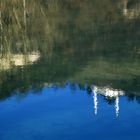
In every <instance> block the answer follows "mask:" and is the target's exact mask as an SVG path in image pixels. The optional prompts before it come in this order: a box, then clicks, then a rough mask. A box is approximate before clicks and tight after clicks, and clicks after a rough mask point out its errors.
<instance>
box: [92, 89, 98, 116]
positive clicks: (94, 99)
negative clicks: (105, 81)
mask: <svg viewBox="0 0 140 140" xmlns="http://www.w3.org/2000/svg"><path fill="white" fill-rule="evenodd" d="M93 94H94V95H93V101H94V114H95V115H97V109H98V99H97V88H96V87H94V90H93Z"/></svg>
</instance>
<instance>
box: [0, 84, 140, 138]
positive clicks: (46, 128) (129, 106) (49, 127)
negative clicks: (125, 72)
mask: <svg viewBox="0 0 140 140" xmlns="http://www.w3.org/2000/svg"><path fill="white" fill-rule="evenodd" d="M97 98H98V107H97V110H98V111H97V114H95V110H94V100H93V94H92V93H91V94H90V95H88V94H87V91H86V90H84V89H80V88H79V87H78V86H75V88H71V86H70V85H66V86H64V87H50V88H49V87H44V88H43V89H41V90H38V91H33V90H31V91H28V93H24V94H21V93H17V94H16V95H14V94H13V96H12V97H10V98H8V99H5V100H3V101H1V102H0V140H75V139H77V140H96V139H98V140H104V139H107V140H118V139H119V140H122V139H123V140H125V139H127V140H140V133H139V130H140V119H139V118H140V104H139V103H138V102H137V101H136V100H135V99H134V100H132V101H129V100H128V97H126V96H122V97H119V113H118V116H116V112H115V102H112V103H111V104H108V102H107V100H106V99H105V97H103V96H101V95H98V97H97Z"/></svg>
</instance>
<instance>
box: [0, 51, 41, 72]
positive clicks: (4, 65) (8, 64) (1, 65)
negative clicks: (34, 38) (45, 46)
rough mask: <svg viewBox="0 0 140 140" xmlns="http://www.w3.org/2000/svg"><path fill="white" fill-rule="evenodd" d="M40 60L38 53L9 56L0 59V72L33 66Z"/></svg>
mask: <svg viewBox="0 0 140 140" xmlns="http://www.w3.org/2000/svg"><path fill="white" fill-rule="evenodd" d="M39 58H40V54H39V52H32V53H30V54H9V55H5V56H4V57H2V58H1V59H0V70H8V69H11V68H12V66H25V65H29V64H33V63H34V62H36V61H37V60H38V59H39Z"/></svg>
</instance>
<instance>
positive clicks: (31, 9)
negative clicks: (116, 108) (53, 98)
mask: <svg viewBox="0 0 140 140" xmlns="http://www.w3.org/2000/svg"><path fill="white" fill-rule="evenodd" d="M0 3H1V6H0V45H1V46H0V47H1V54H0V55H1V57H5V55H6V56H7V54H18V53H23V54H28V53H31V52H33V51H39V52H40V54H41V58H40V60H39V61H37V62H36V63H34V64H33V65H27V66H24V67H16V66H15V67H12V68H11V69H10V70H7V71H5V70H3V69H2V68H0V71H1V72H0V98H1V99H2V98H7V97H9V96H11V94H12V92H13V91H15V90H16V91H17V90H18V91H20V92H23V93H24V92H26V91H28V90H29V89H38V88H42V87H43V86H44V85H49V84H58V85H64V83H66V82H67V81H71V82H72V83H75V82H76V83H79V85H82V86H84V85H85V84H87V85H89V86H90V85H91V84H93V82H94V84H96V85H101V86H106V85H109V86H112V87H113V88H118V89H122V90H124V91H126V92H127V93H133V95H139V94H140V93H139V91H140V86H139V85H140V61H139V58H140V40H139V35H140V26H139V25H140V19H139V18H140V14H139V13H140V11H139V8H138V7H139V5H140V2H139V1H138V0H133V1H132V0H113V1H112V0H103V1H102V2H101V1H99V0H85V1H81V0H65V1H64V0H13V1H9V0H1V2H0ZM132 13H133V14H132ZM82 86H81V87H82ZM87 92H88V93H91V91H90V88H87ZM129 98H132V97H131V96H129Z"/></svg>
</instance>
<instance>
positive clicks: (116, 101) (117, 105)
mask: <svg viewBox="0 0 140 140" xmlns="http://www.w3.org/2000/svg"><path fill="white" fill-rule="evenodd" d="M115 110H116V117H118V116H119V97H118V96H117V97H116V99H115Z"/></svg>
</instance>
